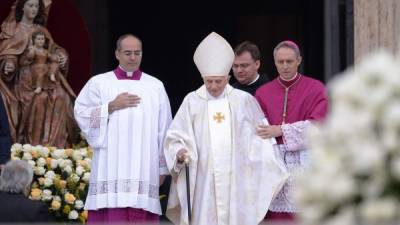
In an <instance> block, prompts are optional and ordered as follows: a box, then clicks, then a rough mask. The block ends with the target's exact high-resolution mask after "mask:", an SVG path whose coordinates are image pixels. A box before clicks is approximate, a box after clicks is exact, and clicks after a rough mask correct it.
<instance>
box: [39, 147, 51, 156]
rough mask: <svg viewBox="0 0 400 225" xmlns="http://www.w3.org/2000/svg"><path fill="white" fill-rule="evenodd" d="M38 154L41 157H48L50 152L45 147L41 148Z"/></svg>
mask: <svg viewBox="0 0 400 225" xmlns="http://www.w3.org/2000/svg"><path fill="white" fill-rule="evenodd" d="M39 153H40V155H41V156H42V157H48V156H49V153H50V150H49V149H48V148H47V147H42V148H40V150H39Z"/></svg>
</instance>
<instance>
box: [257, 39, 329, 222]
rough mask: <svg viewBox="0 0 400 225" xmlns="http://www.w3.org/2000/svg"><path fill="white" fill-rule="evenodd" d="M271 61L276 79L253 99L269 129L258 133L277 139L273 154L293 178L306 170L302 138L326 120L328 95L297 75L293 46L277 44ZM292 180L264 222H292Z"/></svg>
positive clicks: (298, 58)
mask: <svg viewBox="0 0 400 225" xmlns="http://www.w3.org/2000/svg"><path fill="white" fill-rule="evenodd" d="M274 61H275V66H276V68H277V71H278V73H279V76H278V77H277V78H276V79H274V80H272V81H271V82H268V83H266V84H264V85H263V86H261V87H260V88H259V89H258V90H257V91H256V95H255V96H256V98H257V100H258V102H259V103H260V106H261V108H262V109H263V111H264V113H265V116H266V118H268V120H269V124H270V125H269V126H265V125H260V126H259V127H258V130H257V133H258V134H259V135H260V136H261V137H262V138H271V137H275V138H276V141H277V145H276V146H275V150H276V151H277V152H278V153H279V154H278V155H280V157H281V160H282V161H283V162H284V164H285V165H286V168H287V169H288V171H289V173H291V174H292V173H294V172H295V171H298V170H303V169H304V168H305V167H306V166H307V163H308V160H309V156H308V151H307V149H306V147H305V138H304V134H305V131H306V129H307V128H308V127H309V126H310V125H312V124H313V123H315V122H318V121H322V120H323V119H324V118H325V117H326V115H327V113H328V95H327V90H326V88H325V86H324V85H323V84H322V83H321V82H320V81H318V80H315V79H313V78H310V77H307V76H305V75H303V74H300V73H299V72H298V67H299V65H300V63H301V55H300V50H299V48H298V46H297V44H295V43H294V42H292V41H283V42H281V43H279V44H278V45H277V46H276V47H275V49H274ZM294 179H295V178H294V176H293V175H291V176H290V177H289V179H288V181H287V182H286V184H285V185H284V187H283V188H282V189H281V191H280V192H279V194H278V195H277V196H276V197H275V199H274V200H273V202H272V203H271V205H270V207H269V212H268V213H267V216H266V219H267V220H288V219H289V220H293V219H295V213H296V212H298V209H296V208H295V204H294V201H293V196H292V195H293V192H295V191H296V187H295V185H294V183H295V182H294Z"/></svg>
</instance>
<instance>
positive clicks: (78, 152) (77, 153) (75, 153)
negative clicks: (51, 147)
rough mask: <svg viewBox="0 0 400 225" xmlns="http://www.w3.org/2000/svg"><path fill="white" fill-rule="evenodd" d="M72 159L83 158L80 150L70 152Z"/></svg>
mask: <svg viewBox="0 0 400 225" xmlns="http://www.w3.org/2000/svg"><path fill="white" fill-rule="evenodd" d="M72 159H74V160H75V161H78V160H81V159H83V157H82V154H81V152H80V151H74V152H73V153H72Z"/></svg>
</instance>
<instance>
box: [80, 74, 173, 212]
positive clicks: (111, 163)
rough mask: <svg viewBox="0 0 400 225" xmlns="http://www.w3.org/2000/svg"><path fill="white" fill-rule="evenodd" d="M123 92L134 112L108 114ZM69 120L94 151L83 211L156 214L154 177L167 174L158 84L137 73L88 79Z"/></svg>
mask: <svg viewBox="0 0 400 225" xmlns="http://www.w3.org/2000/svg"><path fill="white" fill-rule="evenodd" d="M123 92H128V93H132V94H136V95H138V96H139V97H140V98H141V102H140V104H139V106H137V107H130V108H125V109H122V110H117V111H115V112H113V113H112V114H110V115H109V114H108V103H109V102H110V101H112V100H114V99H115V97H116V96H117V95H118V94H121V93H123ZM74 112H75V118H76V120H77V122H78V124H79V126H80V128H81V129H82V132H83V134H84V135H85V136H86V138H87V141H88V143H89V144H90V146H91V147H93V148H94V155H93V159H92V171H91V177H90V184H89V193H88V196H87V199H86V203H85V209H89V210H96V209H99V208H124V207H132V208H142V209H144V210H147V211H150V212H152V213H156V214H161V207H160V201H159V193H158V190H159V175H160V174H168V170H167V167H166V162H165V158H164V153H163V151H162V143H163V138H164V135H165V132H166V130H167V128H168V126H169V124H170V121H171V109H170V105H169V100H168V97H167V95H166V92H165V89H164V86H163V84H162V83H161V82H160V81H159V80H157V79H156V78H154V77H152V76H150V75H147V74H145V73H142V76H141V79H140V80H118V79H117V78H116V76H115V74H114V73H113V72H108V73H105V74H100V75H97V76H95V77H93V78H91V79H90V80H89V81H88V83H87V84H86V85H85V87H84V88H83V89H82V91H81V93H80V94H79V96H78V98H77V99H76V102H75V109H74Z"/></svg>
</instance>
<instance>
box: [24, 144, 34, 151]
mask: <svg viewBox="0 0 400 225" xmlns="http://www.w3.org/2000/svg"><path fill="white" fill-rule="evenodd" d="M32 149H33V146H32V145H30V144H24V145H23V146H22V151H23V152H29V151H31V150H32Z"/></svg>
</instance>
